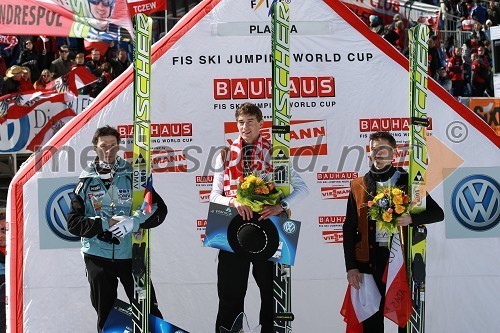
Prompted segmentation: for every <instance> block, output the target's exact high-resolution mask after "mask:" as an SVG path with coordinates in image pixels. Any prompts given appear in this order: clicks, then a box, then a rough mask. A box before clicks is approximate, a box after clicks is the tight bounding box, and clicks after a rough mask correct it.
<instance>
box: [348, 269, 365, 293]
mask: <svg viewBox="0 0 500 333" xmlns="http://www.w3.org/2000/svg"><path fill="white" fill-rule="evenodd" d="M347 282H349V284H350V285H351V286H352V287H354V288H356V289H359V284H360V283H361V282H363V275H361V273H360V272H359V269H357V268H353V269H350V270H348V271H347Z"/></svg>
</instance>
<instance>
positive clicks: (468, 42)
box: [369, 0, 500, 97]
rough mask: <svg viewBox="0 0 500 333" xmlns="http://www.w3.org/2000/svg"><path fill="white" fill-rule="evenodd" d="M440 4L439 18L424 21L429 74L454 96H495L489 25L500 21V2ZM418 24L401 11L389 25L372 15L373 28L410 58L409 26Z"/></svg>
mask: <svg viewBox="0 0 500 333" xmlns="http://www.w3.org/2000/svg"><path fill="white" fill-rule="evenodd" d="M440 4H441V11H442V14H443V15H441V17H440V18H436V20H423V21H424V22H425V23H428V25H429V28H430V29H431V37H430V38H429V75H430V76H431V77H432V78H434V79H435V80H436V81H437V82H439V83H440V84H441V85H442V86H443V87H444V88H445V89H446V90H447V91H448V92H450V93H451V94H452V95H453V96H455V97H469V96H470V97H483V96H493V72H492V69H493V63H492V56H491V54H492V50H491V47H492V45H491V36H490V28H491V27H492V26H496V25H499V24H500V6H499V4H498V3H496V2H495V1H489V2H483V3H482V2H480V1H476V0H440ZM486 4H487V5H486ZM415 23H416V22H410V21H407V20H405V19H403V18H402V17H401V15H400V14H395V15H394V17H393V22H392V23H390V24H386V25H384V24H383V23H382V21H381V19H380V17H378V16H376V15H371V16H370V18H369V26H370V29H371V30H372V31H373V32H375V33H377V34H379V35H381V36H382V37H383V38H384V39H386V40H387V41H388V42H389V43H391V44H392V45H393V46H394V47H395V48H397V49H398V50H399V51H400V52H401V53H403V54H404V55H405V56H407V57H408V51H409V50H408V29H409V28H410V27H411V26H413V25H414V24H415ZM442 31H447V32H448V33H447V34H443V33H441V32H442ZM450 32H452V33H450ZM464 36H465V37H464Z"/></svg>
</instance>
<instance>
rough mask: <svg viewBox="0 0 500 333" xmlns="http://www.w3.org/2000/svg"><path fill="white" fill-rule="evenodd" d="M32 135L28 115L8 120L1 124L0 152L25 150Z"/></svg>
mask: <svg viewBox="0 0 500 333" xmlns="http://www.w3.org/2000/svg"><path fill="white" fill-rule="evenodd" d="M29 137H30V120H29V117H28V116H24V117H22V118H21V119H16V120H11V121H7V122H5V123H4V124H2V125H0V153H9V152H17V151H20V150H24V148H25V147H26V145H27V144H28V139H29Z"/></svg>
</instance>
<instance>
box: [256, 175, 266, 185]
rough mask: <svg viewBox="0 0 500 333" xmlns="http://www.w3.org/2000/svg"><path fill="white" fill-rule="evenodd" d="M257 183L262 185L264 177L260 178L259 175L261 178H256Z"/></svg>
mask: <svg viewBox="0 0 500 333" xmlns="http://www.w3.org/2000/svg"><path fill="white" fill-rule="evenodd" d="M255 184H256V185H257V186H260V185H262V184H264V179H262V178H260V177H259V178H257V179H256V180H255Z"/></svg>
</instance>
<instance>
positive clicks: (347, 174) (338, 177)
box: [316, 171, 358, 184]
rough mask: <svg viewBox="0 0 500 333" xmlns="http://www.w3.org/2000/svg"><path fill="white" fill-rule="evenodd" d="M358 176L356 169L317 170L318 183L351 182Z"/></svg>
mask: <svg viewBox="0 0 500 333" xmlns="http://www.w3.org/2000/svg"><path fill="white" fill-rule="evenodd" d="M355 178H358V173H357V172H356V171H342V172H317V173H316V180H317V183H318V184H328V183H335V184H349V183H350V182H351V180H353V179H355Z"/></svg>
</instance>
